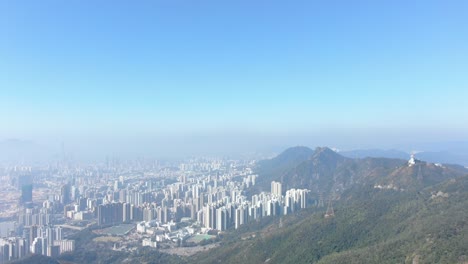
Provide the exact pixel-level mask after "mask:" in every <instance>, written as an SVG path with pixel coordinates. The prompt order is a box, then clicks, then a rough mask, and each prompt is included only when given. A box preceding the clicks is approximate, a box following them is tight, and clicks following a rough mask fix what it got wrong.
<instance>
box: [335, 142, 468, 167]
mask: <svg viewBox="0 0 468 264" xmlns="http://www.w3.org/2000/svg"><path fill="white" fill-rule="evenodd" d="M441 149H444V148H441ZM339 153H340V154H341V155H343V156H345V157H349V158H359V159H362V158H369V157H372V158H392V159H409V157H410V153H408V152H405V151H401V150H396V149H390V150H383V149H358V150H349V151H340V152H339ZM415 156H416V157H417V158H418V159H421V160H424V161H427V162H433V163H449V164H460V165H463V166H466V167H468V145H467V144H464V143H460V146H458V147H454V146H452V147H450V148H448V150H443V151H415Z"/></svg>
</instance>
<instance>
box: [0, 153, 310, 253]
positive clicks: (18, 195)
mask: <svg viewBox="0 0 468 264" xmlns="http://www.w3.org/2000/svg"><path fill="white" fill-rule="evenodd" d="M254 165H255V161H240V160H227V159H207V158H204V159H191V160H186V161H182V162H161V161H148V160H138V161H134V162H120V161H118V160H116V159H113V160H109V159H108V160H107V162H105V163H103V164H99V165H94V166H77V165H74V166H71V165H70V164H66V163H57V164H56V165H55V166H53V165H48V166H46V167H26V166H12V167H7V166H6V167H4V168H3V170H2V171H1V172H2V175H1V180H2V184H1V185H2V186H1V187H0V188H2V193H5V194H6V195H5V196H4V197H1V198H0V199H2V201H0V202H1V203H2V204H3V206H5V208H3V209H4V210H3V214H2V215H1V217H2V223H1V229H0V235H1V238H0V257H1V261H2V262H5V261H9V260H13V259H18V258H21V257H23V256H27V255H28V254H31V253H34V254H42V255H46V256H51V257H56V256H58V255H60V254H62V253H64V252H71V251H73V250H74V249H75V241H74V240H72V239H67V237H68V236H70V235H72V234H74V233H77V232H80V231H81V230H83V229H86V228H90V229H92V230H93V232H95V233H96V234H99V235H104V236H107V237H110V239H109V240H108V241H112V242H113V245H114V246H113V247H112V249H113V250H123V251H125V250H131V249H132V248H134V247H139V246H149V247H158V248H167V247H172V246H173V245H177V246H178V247H183V246H189V245H192V246H193V245H197V244H200V242H201V241H203V240H205V239H209V238H213V237H216V235H217V234H218V233H219V232H223V231H225V230H227V229H230V228H236V229H237V228H239V226H241V225H243V224H245V223H247V222H249V221H253V220H258V219H260V218H262V217H266V216H279V215H285V214H289V213H292V212H294V211H296V210H299V209H301V208H305V207H307V200H308V197H307V195H308V192H309V191H308V190H305V189H290V190H287V191H286V192H284V193H283V190H282V184H281V183H280V182H272V183H271V192H261V193H258V194H254V195H251V196H250V197H247V196H246V195H245V191H246V190H247V189H248V188H250V187H252V186H253V185H255V183H256V179H257V175H256V174H255V173H254V172H253V167H254ZM116 237H117V238H119V239H113V238H116Z"/></svg>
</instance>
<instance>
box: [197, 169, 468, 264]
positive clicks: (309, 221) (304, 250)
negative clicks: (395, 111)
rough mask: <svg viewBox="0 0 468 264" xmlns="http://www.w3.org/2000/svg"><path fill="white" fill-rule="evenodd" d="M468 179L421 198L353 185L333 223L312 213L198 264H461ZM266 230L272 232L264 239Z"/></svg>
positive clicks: (467, 228)
mask: <svg viewBox="0 0 468 264" xmlns="http://www.w3.org/2000/svg"><path fill="white" fill-rule="evenodd" d="M467 186H468V176H464V177H461V178H457V179H449V180H446V181H444V182H443V183H440V184H436V185H433V186H429V187H426V188H424V189H421V190H419V191H417V190H414V191H413V190H411V191H397V190H393V189H389V190H386V189H378V188H374V187H371V186H360V185H355V186H353V187H351V188H349V189H348V190H346V191H345V192H343V194H342V195H341V199H340V200H339V201H336V205H335V217H333V218H328V219H326V218H324V217H323V211H319V212H318V211H316V210H308V211H306V212H301V213H299V214H298V215H296V216H294V215H293V216H288V217H284V218H283V220H282V221H283V225H282V227H280V226H281V225H279V222H278V221H274V223H273V224H271V225H270V226H268V227H266V228H263V229H262V230H258V231H256V232H255V234H256V236H255V238H253V239H250V240H240V241H239V240H238V241H234V242H231V243H230V244H227V245H224V246H223V247H220V248H217V249H214V250H211V251H209V252H207V253H204V254H201V255H199V256H198V257H197V258H196V259H195V262H196V263H220V262H219V261H217V260H219V259H222V263H242V262H244V263H265V262H267V263H463V262H464V261H468V257H467V256H468V223H467V219H468V212H467V211H466V210H465V208H467V206H468V192H467V189H466V187H467ZM265 230H268V232H265ZM413 261H414V262H413Z"/></svg>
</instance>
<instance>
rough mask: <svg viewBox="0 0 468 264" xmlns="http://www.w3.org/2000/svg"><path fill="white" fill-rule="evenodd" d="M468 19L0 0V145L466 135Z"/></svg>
mask: <svg viewBox="0 0 468 264" xmlns="http://www.w3.org/2000/svg"><path fill="white" fill-rule="evenodd" d="M467 14H468V2H467V1H464V0H463V1H428V0H424V1H407V0H405V1H330V0H324V1H310V0H308V1H254V0H246V1H243V0H237V1H219V0H216V1H215V0H213V1H202V0H201V1H177V0H175V1H174V0H167V1H32V0H31V1H19V0H10V1H8V0H6V1H1V2H0V91H1V94H0V126H1V127H0V139H7V138H21V139H28V140H34V141H37V142H49V143H50V142H62V141H65V142H66V143H67V144H68V146H75V147H76V148H82V149H83V150H86V146H88V145H93V146H95V147H96V145H100V144H101V146H102V147H103V148H108V150H107V151H118V150H116V149H118V148H119V147H118V144H120V143H121V144H122V146H127V148H130V147H131V148H132V151H135V152H139V150H140V149H144V148H145V147H146V148H152V149H154V148H158V149H159V151H161V152H165V151H172V152H177V151H183V150H184V149H185V148H189V147H191V148H194V149H195V148H203V147H207V148H216V149H217V150H225V149H226V150H230V149H236V148H242V147H246V148H247V149H248V150H249V151H251V150H255V148H256V147H257V146H258V147H272V146H283V145H288V144H292V145H297V144H309V145H310V144H317V145H332V146H338V147H340V146H344V147H360V146H376V147H378V146H380V145H385V146H387V145H391V144H404V143H405V142H411V141H414V140H423V141H446V140H468V137H467V135H468V16H467ZM210 144H211V145H210ZM169 146H176V147H175V149H173V148H170V147H169ZM96 148H98V147H96ZM145 151H147V150H145Z"/></svg>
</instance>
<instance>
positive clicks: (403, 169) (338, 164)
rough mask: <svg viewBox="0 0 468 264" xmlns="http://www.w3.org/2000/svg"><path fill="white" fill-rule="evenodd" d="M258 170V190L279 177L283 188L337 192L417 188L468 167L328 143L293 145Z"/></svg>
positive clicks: (265, 162)
mask: <svg viewBox="0 0 468 264" xmlns="http://www.w3.org/2000/svg"><path fill="white" fill-rule="evenodd" d="M355 153H357V152H355ZM361 153H362V152H361ZM372 153H379V152H377V151H373V152H372ZM385 153H392V155H394V154H397V152H395V151H391V152H385ZM257 172H258V174H259V175H260V177H259V178H258V181H257V186H255V187H254V188H255V190H256V191H259V190H260V191H261V190H267V191H268V190H269V189H268V188H269V186H270V183H271V181H279V182H282V183H283V190H286V189H290V188H307V189H310V190H311V191H312V192H313V193H322V194H335V193H340V192H342V191H344V190H345V189H347V188H349V187H351V186H353V185H354V184H361V185H369V184H371V185H376V186H382V187H383V188H395V189H409V188H410V189H417V188H422V187H425V186H429V185H432V184H435V183H438V182H442V181H444V180H447V179H450V178H456V177H459V176H462V175H464V174H466V173H468V169H466V168H464V167H463V166H459V165H448V164H443V165H442V164H434V163H430V162H425V161H420V162H418V163H416V164H415V165H413V166H410V165H409V164H408V160H407V159H398V158H372V157H366V158H349V157H345V156H343V155H341V153H337V152H335V151H333V150H331V149H330V148H327V147H319V148H316V149H315V150H312V149H309V148H307V147H293V148H289V149H287V150H285V151H284V152H283V153H281V154H280V155H278V156H277V157H275V158H273V159H270V160H265V161H261V162H259V164H258V167H257Z"/></svg>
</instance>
